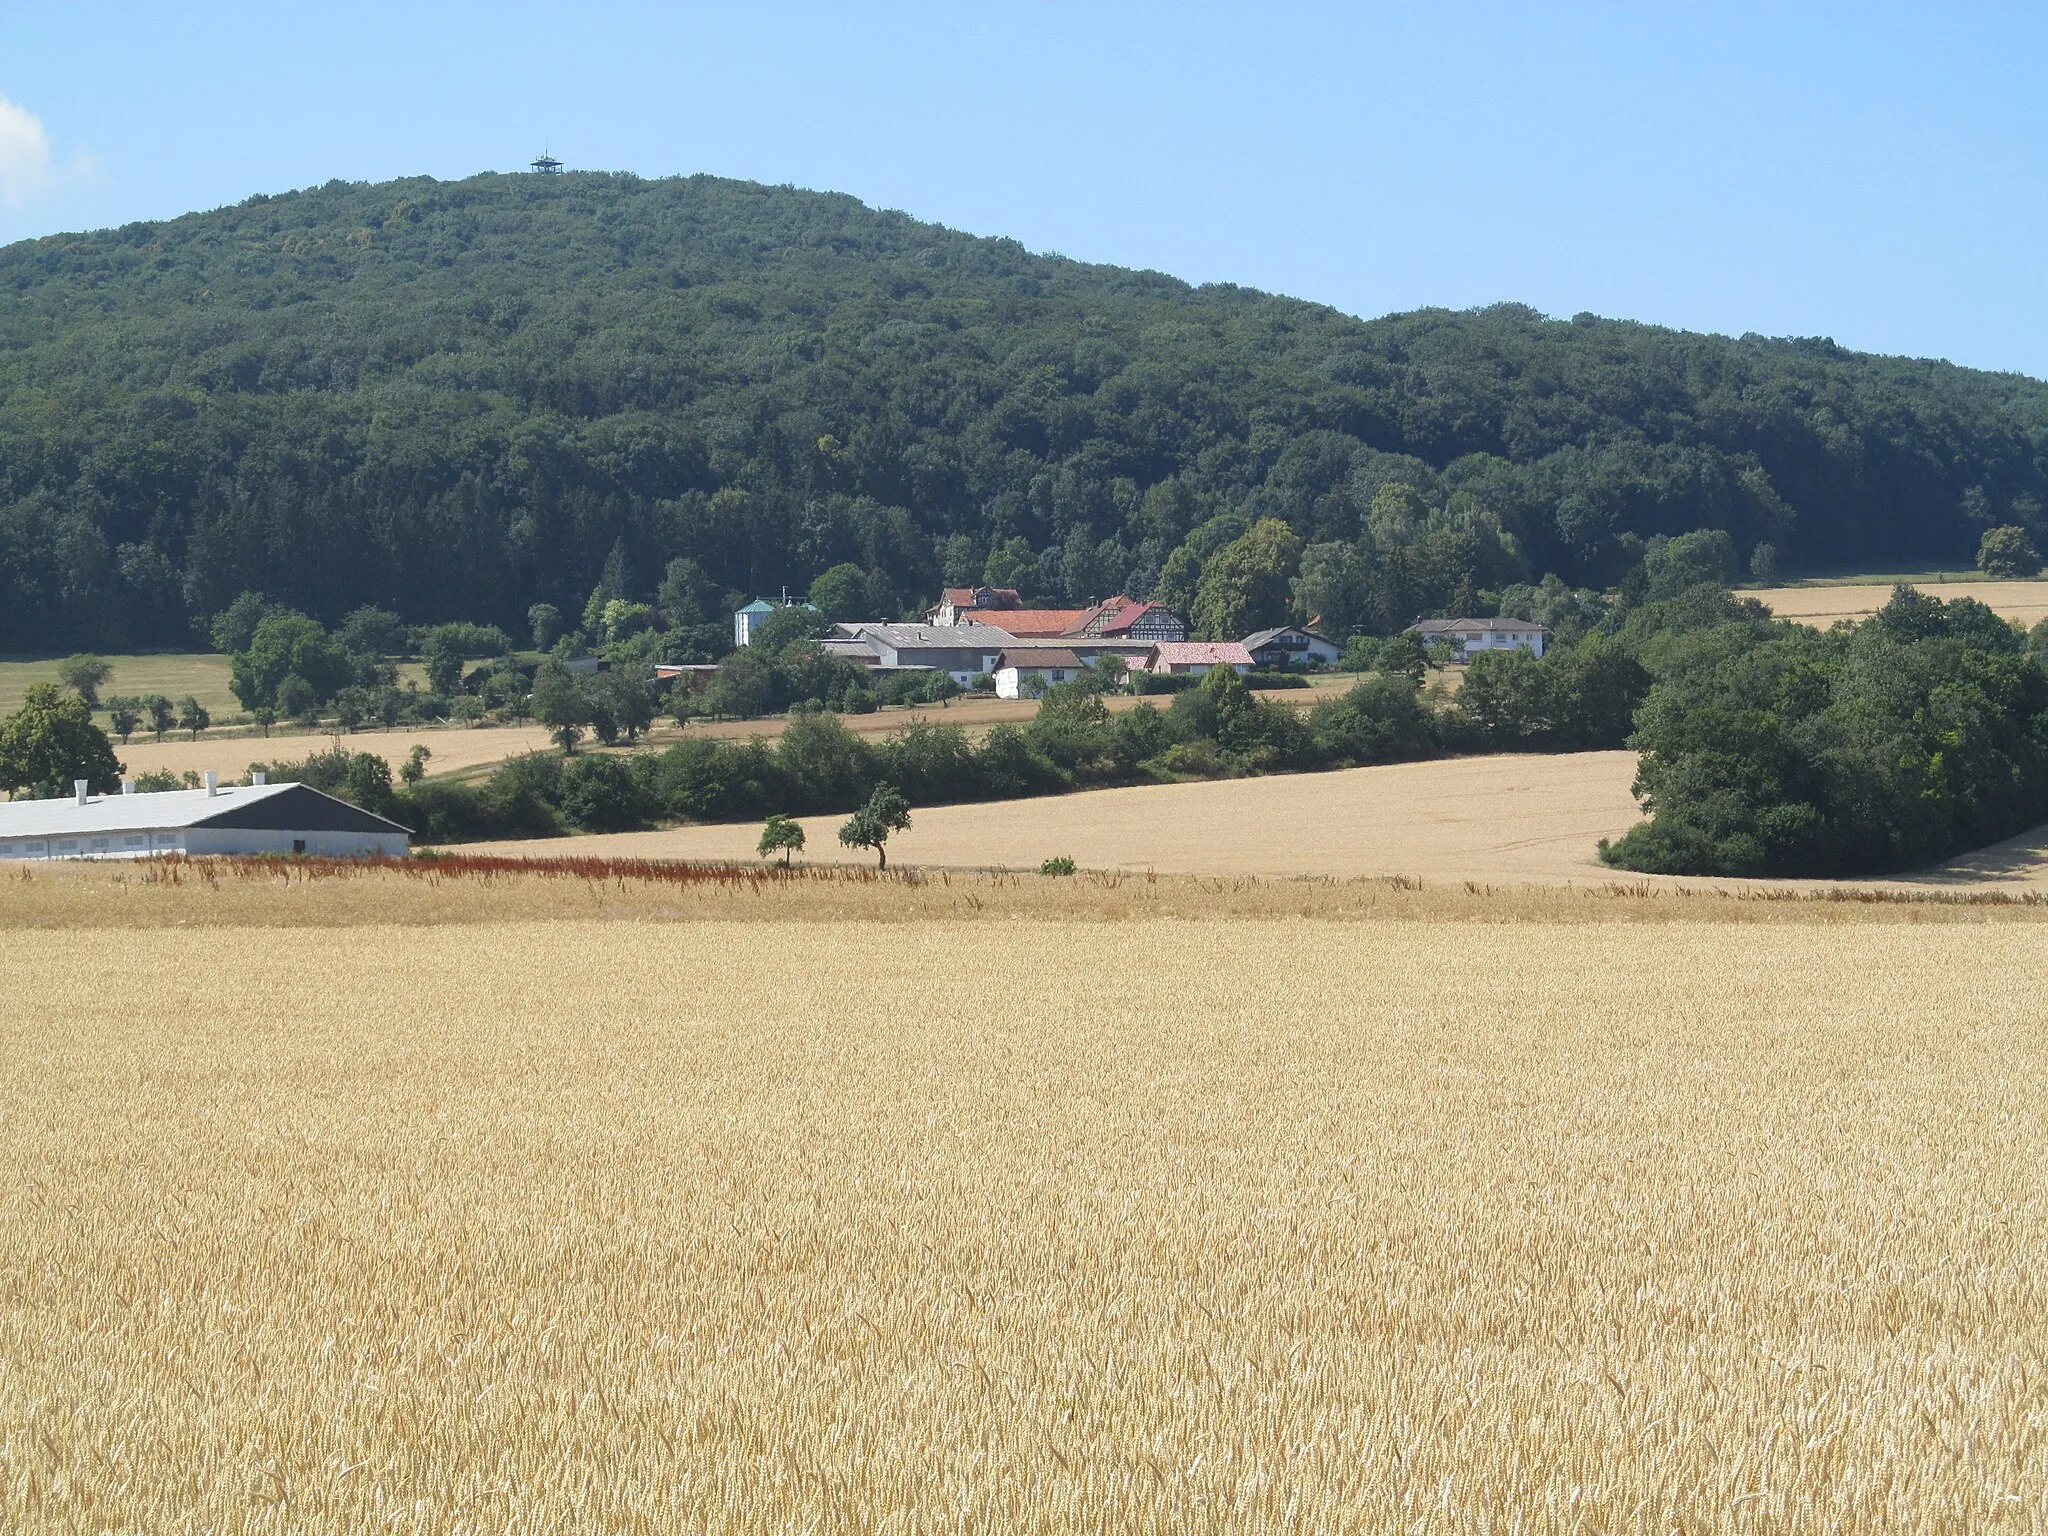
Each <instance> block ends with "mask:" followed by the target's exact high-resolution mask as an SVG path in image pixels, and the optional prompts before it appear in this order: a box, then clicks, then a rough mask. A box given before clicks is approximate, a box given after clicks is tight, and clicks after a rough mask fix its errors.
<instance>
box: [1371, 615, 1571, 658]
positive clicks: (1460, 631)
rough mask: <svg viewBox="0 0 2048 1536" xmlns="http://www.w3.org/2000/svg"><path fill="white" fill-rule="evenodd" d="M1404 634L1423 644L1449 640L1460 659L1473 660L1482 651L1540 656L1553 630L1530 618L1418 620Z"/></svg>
mask: <svg viewBox="0 0 2048 1536" xmlns="http://www.w3.org/2000/svg"><path fill="white" fill-rule="evenodd" d="M1402 633H1403V634H1408V635H1414V636H1415V637H1416V638H1417V639H1419V640H1421V641H1422V643H1423V644H1424V645H1427V644H1429V642H1430V641H1432V640H1448V641H1450V642H1451V644H1452V645H1453V646H1455V647H1456V648H1457V652H1458V660H1460V661H1470V660H1471V659H1472V657H1473V656H1474V655H1475V654H1477V653H1478V652H1480V651H1513V650H1521V651H1527V652H1529V653H1530V654H1531V655H1533V656H1541V655H1542V654H1543V642H1544V640H1545V639H1547V638H1548V637H1549V634H1550V631H1549V630H1547V629H1545V628H1544V627H1543V626H1542V625H1541V624H1531V623H1530V622H1529V621H1528V620H1527V619H1418V620H1416V621H1415V622H1414V623H1413V624H1410V625H1409V626H1408V627H1407V628H1406V629H1405V630H1403V631H1402Z"/></svg>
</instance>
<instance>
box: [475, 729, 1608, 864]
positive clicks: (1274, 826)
mask: <svg viewBox="0 0 2048 1536" xmlns="http://www.w3.org/2000/svg"><path fill="white" fill-rule="evenodd" d="M1635 770H1636V759H1635V755H1634V754H1633V753H1630V752H1578V753H1569V754H1560V755H1556V756H1503V757H1470V758H1453V759H1449V760H1445V761H1439V762H1429V763H1398V764H1391V765H1388V766H1384V767H1378V768H1353V769H1348V770H1345V771H1343V772H1339V773H1303V774H1287V775H1276V776H1274V777H1272V778H1263V779H1227V780H1220V781H1215V782H1209V783H1198V784H1161V785H1145V786H1139V787H1135V788H1129V789H1103V790H1093V791H1090V792H1088V793H1086V794H1078V795H1060V796H1055V797H1051V798H1047V799H1037V800H1004V801H997V802H995V803H993V804H987V805H944V806H931V807H928V808H923V809H920V810H918V811H916V812H915V814H914V815H913V817H912V822H911V829H910V830H909V831H908V832H904V833H899V834H898V835H897V836H895V837H893V838H891V839H890V842H889V857H890V859H891V860H892V861H900V862H902V863H906V864H919V865H965V866H970V867H982V866H991V865H995V866H1005V867H1008V868H1012V869H1036V868H1037V867H1038V866H1039V864H1040V863H1041V862H1043V861H1044V860H1046V859H1048V858H1051V857H1054V856H1055V855H1062V854H1063V855H1066V856H1067V857H1070V858H1072V859H1074V860H1075V861H1076V862H1077V863H1079V864H1081V865H1083V866H1085V867H1086V868H1089V869H1133V870H1145V869H1151V870H1158V871H1160V872H1162V873H1167V872H1174V873H1183V874H1203V875H1244V874H1260V875H1334V876H1340V877H1351V876H1358V875H1418V876H1422V877H1424V878H1427V879H1456V880H1466V879H1470V880H1499V881H1516V880H1571V879H1605V878H1608V877H1609V874H1610V872H1609V871H1606V870H1605V869H1603V868H1602V867H1601V866H1600V865H1599V864H1598V863H1596V862H1595V857H1594V845H1595V844H1596V843H1597V842H1598V841H1599V840H1600V839H1601V838H1602V837H1618V836H1619V835H1620V834H1621V833H1623V832H1625V831H1627V830H1628V828H1629V827H1631V826H1633V825H1634V824H1635V823H1636V821H1637V820H1638V819H1640V814H1641V813H1640V812H1639V811H1638V810H1637V809H1636V805H1635V801H1634V799H1633V798H1632V797H1631V796H1630V794H1629V785H1630V784H1631V782H1632V781H1633V780H1634V778H1635ZM845 820H846V818H845V817H844V816H813V817H809V818H806V819H805V821H804V835H805V837H806V839H807V840H808V850H809V857H810V858H811V859H813V860H831V859H854V858H859V859H863V860H871V856H869V855H865V854H862V855H854V854H849V853H848V851H847V850H846V849H844V848H842V847H841V846H840V845H839V839H838V831H839V827H840V826H841V825H842V824H843V823H844V822H845ZM759 835H760V828H759V826H758V825H755V824H752V823H749V824H747V825H744V826H711V827H682V828H678V829H675V830H673V831H667V832H629V833H619V834H614V835H610V836H603V837H577V838H551V839H547V840H545V841H540V842H528V843H492V844H480V845H476V846H475V848H474V849H470V850H468V851H478V852H483V851H495V852H502V853H511V854H525V855H536V856H540V855H552V854H561V853H590V854H604V855H608V856H612V857H631V858H650V859H684V858H687V859H751V858H753V857H754V844H755V842H756V840H757V839H758V838H759ZM466 847H467V845H466Z"/></svg>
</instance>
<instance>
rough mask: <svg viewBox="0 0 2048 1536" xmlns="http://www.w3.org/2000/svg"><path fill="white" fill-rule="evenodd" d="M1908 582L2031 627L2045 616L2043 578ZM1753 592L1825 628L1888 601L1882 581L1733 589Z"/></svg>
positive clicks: (1776, 609) (2047, 585) (1779, 611)
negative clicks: (1972, 602) (1969, 599)
mask: <svg viewBox="0 0 2048 1536" xmlns="http://www.w3.org/2000/svg"><path fill="white" fill-rule="evenodd" d="M1912 585H1913V587H1914V588H1915V589H1916V590H1918V591H1921V592H1924V593H1926V594H1927V595H1928V596H1929V597H1938V598H1941V599H1942V600H1943V601H1944V602H1948V601H1953V600H1954V599H1956V598H1958V597H1974V598H1975V599H1977V601H1978V602H1980V603H1983V604H1985V605H1986V606H1987V607H1989V608H1992V609H1994V610H1995V611H1996V612H1998V613H2000V614H2003V615H2004V616H2005V617H2006V618H2008V619H2015V620H2017V621H2018V622H2020V623H2022V624H2024V625H2026V626H2027V628H2029V629H2032V628H2033V627H2034V626H2035V625H2036V624H2038V623H2040V622H2041V621H2042V620H2043V619H2048V581H1915V582H1913V583H1912ZM1737 595H1738V596H1741V597H1753V598H1755V599H1756V600H1757V601H1758V602H1760V603H1762V604H1763V605H1764V606H1765V607H1767V608H1769V609H1770V610H1771V612H1772V613H1774V614H1776V615H1777V616H1778V617H1779V618H1781V619H1797V620H1798V621H1799V622H1800V623H1802V624H1814V625H1819V626H1822V627H1825V626H1827V625H1830V624H1836V623H1839V622H1840V621H1841V620H1843V619H1867V618H1869V617H1870V616H1871V615H1872V614H1873V613H1876V612H1877V610H1878V609H1880V608H1882V607H1883V606H1884V605H1885V603H1886V602H1888V601H1889V600H1890V598H1891V595H1892V589H1891V587H1890V586H1889V585H1888V584H1881V583H1873V584H1870V585H1862V584H1857V585H1842V586H1830V587H1772V588H1769V589H1767V590H1761V591H1756V592H1742V593H1738V594H1737Z"/></svg>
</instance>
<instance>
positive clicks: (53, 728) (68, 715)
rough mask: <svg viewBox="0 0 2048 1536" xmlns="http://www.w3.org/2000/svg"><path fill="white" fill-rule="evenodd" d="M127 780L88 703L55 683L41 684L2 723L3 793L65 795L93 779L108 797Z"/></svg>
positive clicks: (0, 763)
mask: <svg viewBox="0 0 2048 1536" xmlns="http://www.w3.org/2000/svg"><path fill="white" fill-rule="evenodd" d="M120 777H121V765H120V763H119V762H117V761H116V760H115V758H114V747H113V743H111V742H109V741H108V740H107V733H106V732H105V731H102V730H101V729H100V728H99V727H98V726H96V725H94V724H93V723H92V711H91V710H90V709H88V708H87V707H86V703H85V700H83V699H80V698H75V697H71V696H68V695H66V693H65V692H64V690H63V689H61V688H59V687H58V686H57V685H56V684H55V683H36V684H33V685H32V686H31V687H30V688H29V690H28V698H27V701H26V702H25V703H24V704H23V705H22V706H21V708H20V709H18V710H16V711H15V712H14V713H13V714H11V715H9V716H8V717H7V718H6V719H5V720H0V789H4V790H6V791H7V792H8V793H9V794H10V795H11V794H14V793H16V792H17V791H20V790H24V789H29V790H38V791H49V792H52V793H61V792H63V791H66V790H69V789H70V788H71V783H72V781H73V780H74V779H87V780H90V781H91V783H92V787H93V788H94V789H97V790H99V791H100V792H101V793H102V794H106V793H110V792H111V791H112V790H113V789H114V788H115V785H116V783H117V781H118V780H119V779H120Z"/></svg>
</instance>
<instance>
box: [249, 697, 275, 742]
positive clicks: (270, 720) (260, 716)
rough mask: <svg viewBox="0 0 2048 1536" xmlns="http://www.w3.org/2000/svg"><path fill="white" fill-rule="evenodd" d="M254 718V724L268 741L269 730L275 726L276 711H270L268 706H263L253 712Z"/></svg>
mask: <svg viewBox="0 0 2048 1536" xmlns="http://www.w3.org/2000/svg"><path fill="white" fill-rule="evenodd" d="M254 718H255V721H256V724H257V725H258V726H259V727H260V728H261V729H262V731H263V735H264V737H265V738H266V739H268V737H269V735H270V728H271V727H272V726H273V725H275V724H277V711H276V710H274V709H272V708H271V707H270V706H269V705H268V704H265V705H264V706H263V707H262V708H260V709H258V710H257V711H256V712H255V716H254Z"/></svg>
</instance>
